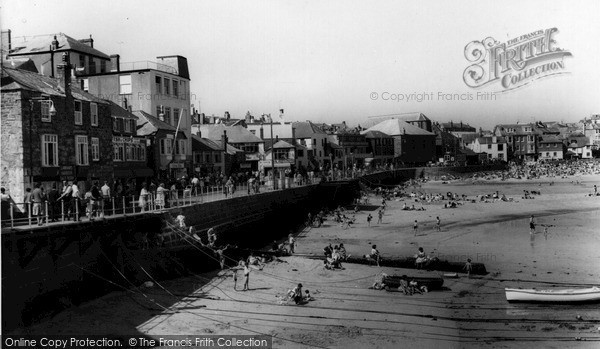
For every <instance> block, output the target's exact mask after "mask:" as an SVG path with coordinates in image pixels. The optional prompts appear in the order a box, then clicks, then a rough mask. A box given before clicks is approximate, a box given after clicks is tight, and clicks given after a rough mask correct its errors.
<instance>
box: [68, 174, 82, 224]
mask: <svg viewBox="0 0 600 349" xmlns="http://www.w3.org/2000/svg"><path fill="white" fill-rule="evenodd" d="M69 183H71V184H72V185H71V200H72V201H71V205H72V208H73V214H74V217H75V221H79V218H80V216H81V204H80V201H81V193H80V191H79V187H78V186H77V183H75V182H73V181H71V182H69Z"/></svg>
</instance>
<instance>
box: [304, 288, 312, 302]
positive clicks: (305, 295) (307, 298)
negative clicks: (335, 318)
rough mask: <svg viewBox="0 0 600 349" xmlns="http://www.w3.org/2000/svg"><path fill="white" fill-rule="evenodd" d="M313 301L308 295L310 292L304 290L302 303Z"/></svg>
mask: <svg viewBox="0 0 600 349" xmlns="http://www.w3.org/2000/svg"><path fill="white" fill-rule="evenodd" d="M314 300H315V299H314V298H313V297H312V296H311V295H310V291H309V290H306V291H304V301H305V302H308V301H314Z"/></svg>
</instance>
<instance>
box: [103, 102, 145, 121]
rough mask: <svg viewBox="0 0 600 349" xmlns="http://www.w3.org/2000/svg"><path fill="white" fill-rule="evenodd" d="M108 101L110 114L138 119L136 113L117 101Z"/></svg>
mask: <svg viewBox="0 0 600 349" xmlns="http://www.w3.org/2000/svg"><path fill="white" fill-rule="evenodd" d="M108 103H110V116H113V117H119V118H124V119H134V120H138V117H137V116H136V115H135V114H133V113H132V112H130V111H129V110H127V109H125V108H123V107H121V106H120V105H118V104H117V103H115V102H113V101H108Z"/></svg>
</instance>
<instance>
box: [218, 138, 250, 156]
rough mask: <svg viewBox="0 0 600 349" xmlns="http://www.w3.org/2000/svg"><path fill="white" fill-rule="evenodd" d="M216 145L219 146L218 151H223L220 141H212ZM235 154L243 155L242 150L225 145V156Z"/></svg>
mask: <svg viewBox="0 0 600 349" xmlns="http://www.w3.org/2000/svg"><path fill="white" fill-rule="evenodd" d="M213 142H214V143H215V144H216V145H218V146H219V148H220V149H223V142H221V141H213ZM236 153H244V151H243V150H241V149H238V148H236V147H234V146H233V145H231V144H229V143H227V154H229V155H235V154H236Z"/></svg>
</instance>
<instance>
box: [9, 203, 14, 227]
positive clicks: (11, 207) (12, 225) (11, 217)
mask: <svg viewBox="0 0 600 349" xmlns="http://www.w3.org/2000/svg"><path fill="white" fill-rule="evenodd" d="M14 210H15V208H14V205H13V203H12V202H11V203H10V227H11V228H14V227H15V217H14V213H13V212H14Z"/></svg>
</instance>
